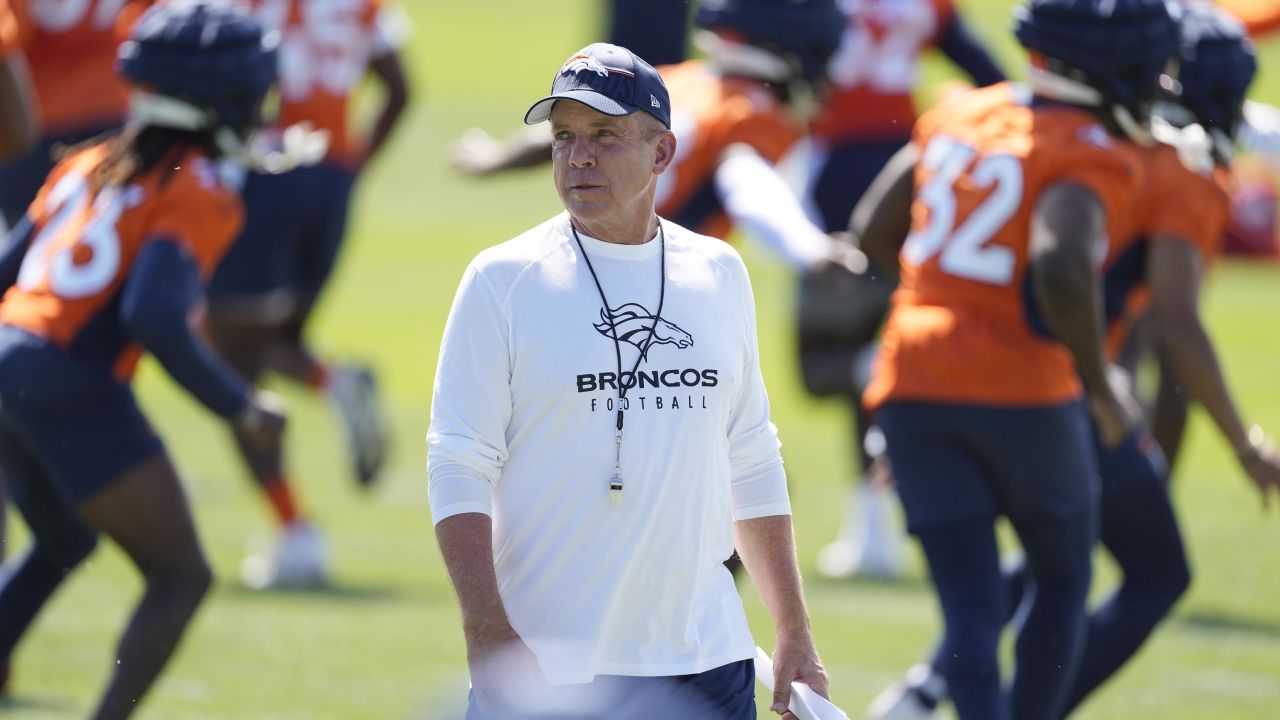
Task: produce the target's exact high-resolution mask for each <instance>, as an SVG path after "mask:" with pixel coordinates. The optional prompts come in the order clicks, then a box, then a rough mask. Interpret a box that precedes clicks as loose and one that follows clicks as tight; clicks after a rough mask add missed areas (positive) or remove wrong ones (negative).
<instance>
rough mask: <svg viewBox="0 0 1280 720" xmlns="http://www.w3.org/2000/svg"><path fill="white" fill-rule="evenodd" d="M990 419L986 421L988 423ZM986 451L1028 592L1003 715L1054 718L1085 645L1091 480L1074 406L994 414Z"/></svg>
mask: <svg viewBox="0 0 1280 720" xmlns="http://www.w3.org/2000/svg"><path fill="white" fill-rule="evenodd" d="M993 414H994V413H993ZM999 422H1000V425H1001V426H1000V427H999V428H998V431H999V439H1000V442H997V443H993V444H991V445H990V446H989V452H990V454H991V456H992V457H993V458H1000V459H1001V460H1002V461H1003V463H1002V466H1003V467H1005V468H1007V470H1006V471H1005V472H1002V473H1000V474H999V475H997V477H998V478H999V479H1000V482H1001V485H1002V492H1003V494H1004V496H1005V498H1006V500H1005V511H1006V514H1007V515H1008V517H1009V521H1010V523H1011V524H1012V525H1013V528H1014V530H1015V532H1016V533H1017V535H1018V539H1019V541H1020V542H1021V543H1022V547H1023V552H1024V553H1025V555H1026V564H1027V568H1028V570H1029V571H1030V577H1031V582H1030V583H1029V584H1028V585H1027V589H1026V592H1025V597H1024V598H1023V601H1022V607H1021V608H1020V609H1019V611H1018V618H1019V621H1020V627H1019V628H1018V633H1017V641H1016V643H1015V648H1014V655H1015V658H1016V665H1015V668H1014V675H1013V684H1012V689H1011V705H1012V710H1013V716H1014V717H1016V718H1019V719H1020V720H1021V719H1023V718H1026V719H1027V720H1036V719H1043V720H1050V719H1051V718H1057V717H1059V716H1060V713H1061V710H1062V707H1063V704H1064V702H1065V701H1066V695H1067V692H1068V689H1069V688H1070V686H1071V683H1072V682H1073V681H1074V678H1075V673H1076V668H1077V667H1078V666H1079V658H1080V655H1081V649H1082V647H1083V643H1084V626H1085V603H1086V600H1087V598H1088V593H1089V582H1090V579H1091V578H1092V569H1093V567H1092V551H1093V547H1094V544H1095V542H1096V540H1097V535H1098V522H1099V521H1098V502H1099V500H1098V470H1097V461H1096V458H1095V455H1094V452H1093V442H1092V434H1091V430H1090V428H1089V424H1088V419H1087V417H1086V415H1085V412H1084V409H1083V406H1082V405H1081V404H1079V403H1071V404H1068V405H1063V406H1057V407H1052V408H1043V409H1027V410H1007V411H1003V412H1002V413H1001V414H1000V418H999Z"/></svg>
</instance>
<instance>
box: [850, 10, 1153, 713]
mask: <svg viewBox="0 0 1280 720" xmlns="http://www.w3.org/2000/svg"><path fill="white" fill-rule="evenodd" d="M1016 34H1017V37H1018V39H1019V41H1020V42H1021V43H1022V44H1023V46H1024V47H1026V48H1027V50H1028V51H1029V52H1030V53H1031V55H1032V67H1031V70H1030V76H1031V89H1032V92H1031V93H1027V92H1024V91H1022V89H1020V88H1017V87H1015V86H1011V85H1007V84H1006V85H998V86H995V87H992V88H988V89H984V90H978V91H974V92H971V93H968V94H966V95H964V96H961V97H960V98H958V99H956V100H954V101H952V102H949V103H944V104H943V105H942V106H940V107H939V108H936V109H935V110H933V111H931V112H929V113H927V114H926V115H925V116H923V117H922V118H921V119H920V121H919V123H918V124H917V127H916V131H915V136H914V138H913V142H912V145H910V146H908V147H907V148H906V149H904V150H903V151H901V152H900V153H899V154H898V155H895V157H894V158H893V159H892V160H891V161H890V164H889V166H888V167H887V168H886V170H885V172H884V173H883V174H882V175H881V176H880V177H879V178H877V180H876V181H875V184H874V185H873V186H872V189H871V190H870V191H869V192H868V195H867V197H866V198H865V199H864V201H863V203H862V204H860V205H859V207H858V211H857V213H856V214H855V230H856V232H857V234H858V235H859V237H860V238H861V240H862V242H863V244H864V247H865V248H866V249H867V251H868V252H869V253H872V256H873V258H875V259H876V260H878V261H879V262H881V264H882V267H885V268H892V267H893V266H894V265H893V262H894V255H895V254H897V253H898V250H899V249H900V251H901V252H900V264H901V273H902V283H901V286H900V287H899V289H898V290H897V292H896V293H895V294H894V304H893V310H892V313H891V314H890V317H889V322H888V326H887V328H886V330H885V338H884V342H883V346H882V348H881V350H880V353H881V355H880V358H879V360H878V361H877V366H876V371H875V377H874V378H873V380H872V383H871V385H870V387H869V388H868V390H867V397H866V401H867V405H868V407H869V408H871V409H873V410H874V411H875V413H876V420H877V422H878V423H879V425H880V426H881V427H882V428H883V430H884V433H885V438H886V441H887V445H888V453H889V457H890V459H891V461H892V464H893V473H894V476H895V478H896V480H897V484H898V494H899V496H900V498H901V500H902V504H903V508H904V509H905V511H906V516H907V522H908V528H909V529H910V530H911V532H912V533H913V534H914V535H916V536H917V538H918V539H919V541H920V544H921V546H922V548H923V550H924V553H925V557H926V560H927V561H928V565H929V571H930V575H931V578H932V580H933V584H934V587H935V588H936V590H937V592H938V597H939V601H940V604H941V607H942V614H943V620H944V628H945V631H944V636H943V640H942V643H941V647H940V648H939V650H938V656H939V657H942V658H945V659H946V662H945V663H943V664H942V665H941V667H939V668H937V670H938V673H937V675H935V676H933V677H931V678H930V680H932V681H933V682H932V684H933V685H940V684H941V685H945V688H946V690H947V691H949V692H950V695H951V697H952V699H953V701H954V704H955V707H956V710H957V713H958V714H959V716H960V717H961V718H982V719H984V720H985V719H991V718H995V719H997V720H1000V719H1008V718H1018V719H1019V720H1023V719H1030V718H1045V719H1048V718H1057V717H1060V716H1061V713H1062V711H1063V709H1064V707H1065V704H1066V702H1067V693H1068V691H1069V690H1070V688H1071V686H1072V682H1073V681H1074V679H1075V677H1076V668H1077V666H1078V664H1079V660H1080V657H1081V656H1080V652H1081V648H1082V642H1083V637H1084V635H1083V633H1084V629H1085V623H1084V609H1085V600H1086V597H1087V594H1088V589H1089V582H1090V578H1091V571H1092V567H1091V566H1092V562H1091V551H1092V547H1093V543H1094V541H1095V539H1096V537H1097V533H1098V523H1099V517H1098V482H1099V481H1098V467H1097V461H1096V458H1095V453H1094V439H1093V433H1092V432H1091V431H1090V428H1089V423H1088V414H1086V412H1085V407H1086V406H1085V403H1084V402H1082V398H1081V395H1080V389H1081V385H1083V387H1084V389H1085V390H1086V391H1087V392H1088V405H1087V407H1088V409H1089V411H1090V414H1092V415H1093V418H1094V427H1095V430H1096V432H1097V434H1098V436H1099V438H1100V442H1101V443H1102V445H1103V446H1104V447H1107V448H1111V447H1115V446H1117V445H1119V444H1120V443H1121V442H1122V441H1125V440H1126V439H1128V440H1129V441H1130V442H1132V438H1130V437H1129V436H1130V433H1131V432H1132V430H1131V427H1132V425H1133V423H1135V422H1136V420H1137V409H1136V408H1135V407H1132V406H1131V401H1132V398H1131V397H1127V396H1128V390H1127V387H1125V386H1124V385H1123V384H1122V383H1119V382H1116V380H1115V379H1114V378H1112V377H1110V376H1109V375H1108V367H1107V359H1106V357H1105V347H1104V334H1103V328H1102V324H1101V320H1102V317H1103V312H1102V311H1103V302H1102V300H1103V296H1102V283H1101V280H1100V277H1099V275H1098V273H1097V270H1096V269H1095V255H1096V254H1097V251H1098V249H1099V248H1104V249H1105V248H1107V239H1108V238H1129V237H1133V236H1134V235H1135V234H1136V231H1137V230H1138V228H1139V226H1138V225H1137V224H1136V222H1135V217H1134V216H1135V215H1136V213H1134V212H1133V211H1132V210H1133V208H1134V207H1135V206H1139V204H1140V202H1141V200H1142V199H1143V192H1144V185H1143V181H1142V180H1143V171H1144V166H1143V162H1142V156H1141V155H1140V154H1139V151H1138V147H1137V146H1136V145H1134V144H1132V143H1130V142H1129V141H1128V140H1127V139H1132V140H1134V141H1136V142H1142V143H1149V142H1150V133H1149V131H1148V130H1147V129H1146V125H1145V124H1146V123H1147V120H1148V117H1149V112H1150V105H1151V101H1152V99H1153V97H1154V95H1155V92H1156V87H1157V85H1156V83H1157V79H1158V78H1159V76H1160V73H1161V71H1162V70H1163V69H1164V67H1165V64H1166V63H1167V61H1168V60H1169V58H1170V57H1171V56H1172V55H1173V53H1174V52H1175V50H1176V43H1177V38H1178V26H1177V23H1176V21H1175V20H1174V18H1173V17H1171V16H1170V10H1169V8H1168V7H1167V6H1166V5H1165V4H1164V2H1163V1H1162V0H1117V1H1116V2H1113V3H1106V4H1099V3H1095V2H1090V1H1088V0H1032V1H1031V2H1030V3H1029V4H1028V5H1027V6H1024V7H1022V8H1019V10H1018V13H1017V26H1016ZM917 148H918V152H917ZM917 157H918V162H917V161H916V158H917ZM913 195H914V200H913V199H912V197H913ZM908 228H909V229H910V233H909V234H908ZM1113 385H1114V387H1113ZM1126 398H1127V399H1128V400H1129V401H1130V402H1128V403H1126V402H1125V400H1126ZM1000 515H1004V516H1005V517H1007V518H1008V519H1009V521H1010V524H1011V525H1012V527H1013V529H1014V531H1015V533H1016V534H1017V536H1018V538H1019V540H1020V542H1021V544H1022V548H1023V550H1024V552H1025V554H1026V557H1027V568H1028V572H1029V574H1030V579H1029V580H1028V584H1034V591H1030V592H1027V593H1026V595H1025V597H1024V598H1023V600H1024V602H1021V603H1017V602H1016V601H1017V599H1016V598H1015V599H1012V600H1011V599H1010V598H1009V597H1007V590H1006V585H1005V582H1004V579H1003V577H1002V574H1001V568H1000V562H999V552H998V547H997V543H996V535H995V527H994V521H995V520H996V518H997V517H999V516H1000ZM1014 604H1019V605H1020V607H1019V608H1018V614H1019V618H1020V626H1019V628H1018V633H1017V639H1016V642H1015V649H1014V656H1015V670H1014V673H1013V678H1012V684H1011V686H1010V687H1009V689H1008V692H1007V693H1006V692H1005V691H1004V689H1003V688H1002V683H1001V673H1000V664H999V655H1000V653H999V639H1000V635H1001V631H1002V628H1003V626H1004V623H1005V621H1006V620H1007V618H1008V617H1009V615H1010V614H1011V613H1012V606H1013V605H1014ZM928 689H932V690H938V689H939V688H936V687H933V688H928ZM890 710H891V711H892V710H894V708H890ZM873 712H874V714H875V715H876V716H877V717H899V715H894V714H890V713H889V712H883V711H882V709H881V708H879V707H876V708H873ZM901 717H911V716H909V715H902V716H901Z"/></svg>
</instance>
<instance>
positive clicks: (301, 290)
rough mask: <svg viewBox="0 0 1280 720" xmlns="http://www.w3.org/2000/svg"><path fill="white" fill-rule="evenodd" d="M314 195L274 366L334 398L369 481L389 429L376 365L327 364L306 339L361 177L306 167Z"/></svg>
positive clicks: (361, 476)
mask: <svg viewBox="0 0 1280 720" xmlns="http://www.w3.org/2000/svg"><path fill="white" fill-rule="evenodd" d="M300 172H302V173H305V177H306V178H307V181H308V183H309V184H310V187H311V191H310V192H309V195H310V196H311V197H312V198H313V199H314V200H313V202H314V203H315V205H314V212H312V213H310V214H309V215H310V217H309V218H308V219H307V224H306V226H305V228H304V230H303V233H304V235H303V237H304V241H303V243H302V245H301V247H300V252H299V253H298V255H297V257H296V259H295V262H296V265H295V269H294V278H295V279H294V289H295V291H296V294H297V297H298V305H297V307H296V309H295V311H294V312H293V313H291V314H290V315H289V317H287V318H286V319H285V321H284V322H283V323H282V324H281V325H280V326H279V332H278V333H277V335H276V337H275V341H274V342H273V343H272V346H271V350H270V353H269V354H268V362H269V367H270V368H271V369H272V370H275V371H276V372H280V373H283V374H285V375H287V376H289V377H292V378H294V379H296V380H298V381H300V382H303V383H306V384H307V385H308V386H310V387H312V388H315V389H317V390H323V391H325V392H326V393H327V394H328V396H329V398H330V399H331V400H332V401H333V404H334V407H335V409H336V411H337V415H338V419H339V421H340V422H341V424H342V429H343V433H344V434H345V436H346V438H347V445H348V448H349V451H350V454H351V458H352V467H353V471H354V474H355V478H356V482H357V484H359V485H360V486H361V487H367V486H369V485H370V484H371V483H372V482H373V481H374V480H375V479H376V478H377V475H378V472H379V471H380V470H381V468H382V464H383V461H384V460H385V458H386V446H387V430H386V420H385V419H384V415H383V411H382V407H381V404H380V403H379V401H378V393H377V378H376V376H375V375H374V372H373V369H372V368H370V367H368V366H367V365H362V364H356V363H326V362H324V361H323V360H322V359H321V358H320V357H319V356H318V355H317V354H316V353H315V352H314V351H313V350H312V349H311V347H310V346H309V345H308V343H307V341H306V329H307V324H308V322H309V320H310V318H311V313H312V311H313V310H314V308H315V306H316V302H317V300H318V299H319V297H320V294H321V293H322V292H323V291H324V288H325V286H326V285H327V284H328V281H329V278H330V276H331V275H332V274H333V269H334V267H335V265H336V264H337V260H338V255H339V253H340V252H341V249H342V245H343V240H344V238H345V236H346V229H347V220H348V209H349V206H350V202H351V195H352V190H353V186H354V183H355V176H354V175H353V174H352V173H350V172H348V171H346V170H343V169H341V168H336V167H329V166H318V167H313V168H304V169H302V170H301V171H300Z"/></svg>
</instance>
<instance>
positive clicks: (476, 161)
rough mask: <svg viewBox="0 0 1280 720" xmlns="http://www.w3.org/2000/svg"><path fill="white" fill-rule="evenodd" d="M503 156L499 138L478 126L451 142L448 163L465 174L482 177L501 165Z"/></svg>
mask: <svg viewBox="0 0 1280 720" xmlns="http://www.w3.org/2000/svg"><path fill="white" fill-rule="evenodd" d="M503 156H504V149H503V144H502V141H501V140H499V139H498V138H495V137H494V136H492V135H490V134H489V133H487V132H485V131H484V130H481V129H480V128H471V129H469V130H467V131H466V132H464V133H463V134H462V137H460V138H458V140H457V141H456V142H454V143H453V147H452V148H450V151H449V163H450V164H451V165H453V167H454V168H455V169H457V170H459V171H460V172H462V173H464V174H466V175H472V176H475V177H483V176H485V175H489V174H491V173H493V172H494V171H495V170H497V169H498V168H500V167H501V166H502V160H503Z"/></svg>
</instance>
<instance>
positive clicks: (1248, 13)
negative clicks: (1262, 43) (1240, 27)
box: [1218, 0, 1280, 37]
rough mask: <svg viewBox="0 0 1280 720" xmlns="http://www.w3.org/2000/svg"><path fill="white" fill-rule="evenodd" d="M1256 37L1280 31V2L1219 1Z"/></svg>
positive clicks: (1252, 0)
mask: <svg viewBox="0 0 1280 720" xmlns="http://www.w3.org/2000/svg"><path fill="white" fill-rule="evenodd" d="M1218 4H1219V5H1221V6H1222V7H1223V8H1224V9H1226V11H1227V12H1229V13H1231V14H1232V15H1235V16H1236V17H1237V18H1239V19H1240V22H1242V23H1244V26H1245V29H1247V30H1248V31H1249V34H1250V35H1252V36H1254V37H1262V36H1263V35H1270V34H1271V33H1273V32H1275V31H1277V30H1280V0H1218Z"/></svg>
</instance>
